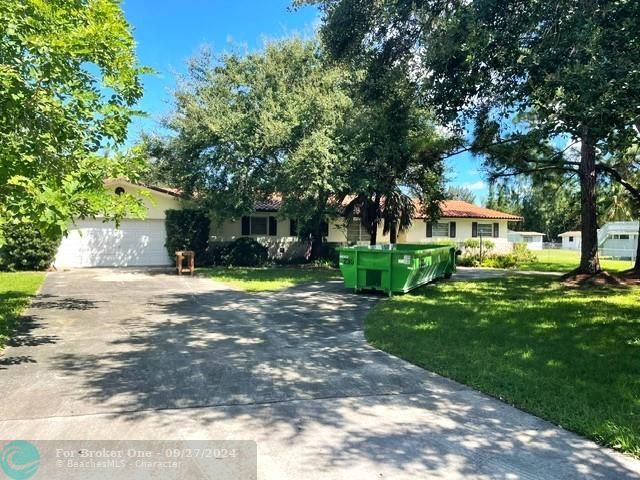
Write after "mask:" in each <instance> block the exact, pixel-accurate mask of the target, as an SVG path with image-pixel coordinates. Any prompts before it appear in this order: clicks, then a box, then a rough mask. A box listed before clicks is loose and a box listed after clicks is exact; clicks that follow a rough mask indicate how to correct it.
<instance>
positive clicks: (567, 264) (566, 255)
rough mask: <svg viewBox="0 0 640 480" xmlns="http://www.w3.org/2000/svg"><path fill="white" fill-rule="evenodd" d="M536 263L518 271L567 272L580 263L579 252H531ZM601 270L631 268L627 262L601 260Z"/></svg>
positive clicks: (630, 263)
mask: <svg viewBox="0 0 640 480" xmlns="http://www.w3.org/2000/svg"><path fill="white" fill-rule="evenodd" d="M533 253H534V254H535V256H536V257H537V259H538V260H537V261H535V262H531V263H527V264H525V265H522V266H520V267H518V270H528V271H538V272H569V271H571V270H573V269H574V268H576V267H577V266H578V264H579V263H580V252H578V251H575V250H540V251H536V252H533ZM600 263H601V265H602V268H604V269H605V270H608V271H610V272H621V271H623V270H627V269H629V268H631V267H633V263H632V262H631V261H627V260H611V259H608V258H601V259H600Z"/></svg>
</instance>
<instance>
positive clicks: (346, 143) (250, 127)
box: [145, 38, 455, 241]
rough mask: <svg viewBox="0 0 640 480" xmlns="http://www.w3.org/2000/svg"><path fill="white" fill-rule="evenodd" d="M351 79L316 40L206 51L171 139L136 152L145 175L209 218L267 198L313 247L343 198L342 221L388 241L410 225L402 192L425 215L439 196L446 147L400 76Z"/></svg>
mask: <svg viewBox="0 0 640 480" xmlns="http://www.w3.org/2000/svg"><path fill="white" fill-rule="evenodd" d="M362 77H363V72H361V71H360V70H359V69H357V68H351V67H349V66H347V65H344V64H337V63H334V62H332V61H331V60H330V59H328V58H327V56H326V54H325V52H324V49H323V48H322V47H321V46H320V44H319V43H318V42H317V41H316V40H301V39H297V38H293V39H287V40H283V41H278V42H269V43H267V44H266V45H265V47H264V50H263V51H260V52H256V53H250V54H247V55H240V54H237V53H230V54H224V55H222V56H220V57H218V58H213V57H212V56H211V54H209V53H208V52H205V53H203V54H202V55H200V56H198V57H196V58H195V59H193V60H192V62H191V63H190V68H189V72H188V75H187V77H186V78H185V79H183V81H182V83H181V85H180V88H179V89H178V91H177V93H176V97H175V99H176V105H175V112H174V113H173V114H172V115H171V116H170V117H169V118H168V120H167V122H166V124H165V126H166V127H167V128H168V129H169V130H170V131H171V132H172V133H171V134H170V135H169V136H167V137H148V138H147V139H146V141H145V142H146V147H147V150H148V151H149V152H150V154H151V156H152V157H153V158H154V159H155V160H154V163H155V167H156V170H157V171H158V172H160V173H161V174H162V173H164V175H165V179H166V180H167V181H168V182H169V183H171V184H173V185H176V186H179V187H180V188H182V190H183V191H184V192H186V193H187V194H190V195H191V196H192V197H193V198H194V200H196V201H197V202H198V203H199V204H200V205H201V206H203V207H204V208H207V209H209V210H211V211H212V212H215V213H216V215H218V217H219V218H218V219H219V220H224V219H227V218H237V217H239V216H240V215H244V214H247V213H249V212H251V211H252V210H253V207H254V205H255V203H256V201H257V200H263V199H268V198H271V197H272V196H273V195H278V196H280V198H281V200H282V209H281V212H280V213H281V215H282V216H286V217H289V218H295V219H298V220H299V221H300V222H301V223H302V225H301V226H302V227H303V228H301V229H300V230H302V231H309V232H310V233H311V234H312V236H313V237H314V238H315V239H319V238H320V237H321V230H322V222H323V220H324V219H325V217H326V215H327V214H329V213H332V212H333V213H336V212H338V211H339V210H340V209H341V207H342V203H343V200H345V199H346V200H348V203H350V205H349V206H348V207H347V212H346V213H347V216H350V213H353V212H357V216H358V217H359V218H361V219H362V220H363V223H365V224H366V226H367V228H368V229H369V230H370V232H371V231H373V232H375V231H376V230H377V226H378V225H379V224H380V223H383V224H384V228H385V231H393V232H397V229H398V227H400V226H402V225H404V226H406V223H407V215H409V216H412V215H413V212H412V211H410V208H411V207H413V203H412V202H408V201H407V198H408V197H407V195H408V194H409V193H412V194H415V195H417V196H419V197H420V198H421V199H422V200H423V201H425V203H426V204H428V205H429V206H430V207H432V206H433V205H434V204H436V203H437V200H438V199H439V198H441V187H442V165H441V153H442V151H443V150H444V149H446V148H449V147H450V146H451V145H452V144H454V143H455V139H452V137H451V136H447V135H443V134H442V133H440V132H438V130H437V128H436V125H435V123H434V121H433V120H434V119H433V116H432V115H431V114H430V113H429V112H428V111H427V110H426V109H425V108H423V107H422V106H420V105H419V104H418V103H417V102H416V101H415V100H416V98H415V93H414V92H415V90H414V89H413V88H412V87H411V86H410V85H409V84H408V83H407V81H406V77H405V76H404V75H400V76H392V72H390V73H389V75H388V76H387V77H385V78H384V81H383V80H377V81H376V83H375V84H368V85H366V86H363V85H362V84H361V78H362ZM386 200H388V201H386ZM409 204H411V207H409ZM384 205H386V209H384V208H383V206H384ZM405 207H406V208H405ZM393 212H395V213H393ZM392 213H393V214H392ZM394 218H396V220H394ZM304 226H306V227H304ZM372 240H373V241H375V233H374V235H373V239H372Z"/></svg>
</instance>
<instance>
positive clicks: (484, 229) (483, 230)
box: [478, 223, 493, 237]
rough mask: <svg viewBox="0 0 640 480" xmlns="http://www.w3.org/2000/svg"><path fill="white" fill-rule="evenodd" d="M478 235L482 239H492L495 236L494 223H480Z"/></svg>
mask: <svg viewBox="0 0 640 480" xmlns="http://www.w3.org/2000/svg"><path fill="white" fill-rule="evenodd" d="M478 235H480V236H481V237H492V236H493V224H492V223H479V224H478Z"/></svg>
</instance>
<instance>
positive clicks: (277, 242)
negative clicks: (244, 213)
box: [211, 212, 307, 259]
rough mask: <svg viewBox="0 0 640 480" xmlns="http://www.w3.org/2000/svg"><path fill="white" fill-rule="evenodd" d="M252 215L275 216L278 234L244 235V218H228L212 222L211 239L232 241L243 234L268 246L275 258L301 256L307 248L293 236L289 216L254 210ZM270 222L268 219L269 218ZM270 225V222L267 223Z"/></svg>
mask: <svg viewBox="0 0 640 480" xmlns="http://www.w3.org/2000/svg"><path fill="white" fill-rule="evenodd" d="M250 216H251V217H263V218H267V219H268V218H269V217H275V218H276V220H277V223H278V227H277V231H276V235H242V220H240V219H238V220H226V221H224V222H223V223H222V225H216V224H215V220H214V221H212V223H211V240H212V241H214V242H231V241H233V240H235V239H237V238H241V237H243V236H246V237H251V238H254V239H255V240H256V241H257V242H259V243H260V244H262V245H264V246H265V247H267V249H268V251H269V257H270V258H273V259H288V258H295V257H301V256H302V255H304V252H305V250H306V248H307V245H306V243H305V242H301V241H300V240H299V238H298V237H297V236H293V237H292V236H291V235H290V233H291V232H290V230H291V224H290V221H289V219H288V218H286V219H282V218H279V217H278V216H277V212H254V213H252V214H251V215H250ZM267 222H268V220H267ZM267 227H268V223H267Z"/></svg>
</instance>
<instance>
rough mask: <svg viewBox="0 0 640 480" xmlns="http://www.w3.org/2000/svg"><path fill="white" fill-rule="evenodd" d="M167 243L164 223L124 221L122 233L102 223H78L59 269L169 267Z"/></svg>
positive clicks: (64, 244) (65, 245)
mask: <svg viewBox="0 0 640 480" xmlns="http://www.w3.org/2000/svg"><path fill="white" fill-rule="evenodd" d="M165 239H166V231H165V227H164V220H123V221H122V223H121V224H120V228H119V229H118V228H116V227H115V225H114V224H112V223H102V222H101V221H100V220H78V222H77V225H75V226H74V227H73V228H72V229H71V230H70V231H69V235H68V236H67V237H66V238H64V239H63V240H62V243H61V244H60V248H59V249H58V253H57V255H56V260H55V266H56V267H57V268H62V267H127V266H144V265H149V266H151V265H169V264H171V259H170V258H169V256H168V255H167V251H166V249H165V246H164V242H165Z"/></svg>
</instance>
